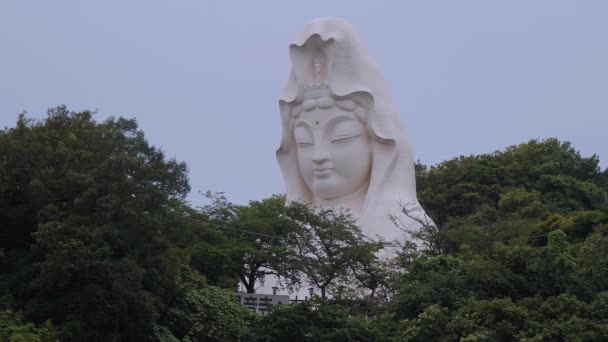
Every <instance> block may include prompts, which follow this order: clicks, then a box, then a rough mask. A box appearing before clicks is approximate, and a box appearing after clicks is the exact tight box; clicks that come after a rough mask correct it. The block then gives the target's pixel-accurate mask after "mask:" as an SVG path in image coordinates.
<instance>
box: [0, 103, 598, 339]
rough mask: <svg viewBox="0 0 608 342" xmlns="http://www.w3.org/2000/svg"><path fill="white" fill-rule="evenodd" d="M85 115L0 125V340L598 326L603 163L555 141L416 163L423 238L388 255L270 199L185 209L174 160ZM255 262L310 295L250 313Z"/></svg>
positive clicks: (135, 133)
mask: <svg viewBox="0 0 608 342" xmlns="http://www.w3.org/2000/svg"><path fill="white" fill-rule="evenodd" d="M94 116H95V115H94V113H92V112H90V111H81V112H71V111H69V110H68V109H67V108H66V107H64V106H60V107H57V108H53V109H51V110H49V112H48V115H47V117H46V119H44V120H38V121H36V120H32V119H28V118H27V116H26V115H20V116H19V117H18V119H17V122H16V124H15V126H14V127H11V128H5V129H3V130H0V340H2V341H4V340H7V341H58V340H61V341H83V340H86V341H238V340H242V341H283V340H293V341H309V340H319V341H430V340H434V341H602V340H608V171H607V170H602V169H601V168H600V166H599V165H600V164H599V160H598V157H597V156H595V155H593V156H590V157H586V156H582V155H581V154H580V153H579V152H578V151H577V150H576V149H575V148H574V147H573V146H571V144H570V143H568V142H563V141H559V140H557V139H546V140H531V141H528V142H525V143H522V144H519V145H515V146H511V147H507V148H506V149H504V150H502V151H497V152H494V153H489V154H483V155H477V156H462V157H458V158H454V159H452V160H448V161H445V162H443V163H440V164H438V165H434V166H430V167H428V166H425V165H422V164H418V165H416V170H417V187H418V195H419V199H420V202H421V203H422V205H423V207H424V208H425V209H426V211H427V212H428V213H429V214H430V215H431V216H432V217H433V219H434V222H435V225H430V226H429V227H426V228H428V230H425V231H424V232H423V234H420V236H419V237H420V238H422V239H426V240H428V241H426V244H425V245H426V246H432V248H427V249H417V248H415V247H413V246H412V245H411V244H405V245H404V246H403V250H400V251H399V253H397V254H396V255H395V257H394V258H393V259H387V258H379V257H378V253H377V251H378V250H379V249H380V248H381V247H382V242H381V241H374V240H371V239H369V238H367V237H365V236H363V235H362V234H361V231H360V230H359V228H358V227H357V226H356V224H355V221H354V220H353V219H352V217H350V216H349V215H348V214H347V213H344V212H336V211H332V210H325V209H322V208H316V209H309V208H307V207H305V206H303V205H298V204H294V205H290V206H286V205H285V201H284V198H283V196H281V195H274V196H271V197H269V198H265V199H258V200H252V201H250V202H249V203H247V204H235V203H232V202H230V200H229V199H228V198H226V197H225V196H224V195H223V194H221V193H216V194H214V193H209V194H208V204H207V205H205V206H203V207H193V206H192V205H191V204H190V203H188V202H187V201H186V200H185V198H186V195H187V194H188V193H189V191H190V187H189V184H188V174H187V172H188V170H187V166H186V164H185V163H183V162H179V161H176V160H175V159H172V158H169V157H167V156H166V155H165V153H164V152H163V151H162V150H160V149H159V148H157V147H154V146H153V145H151V144H150V143H149V142H148V141H147V140H146V139H145V136H144V133H143V132H142V131H141V130H140V129H139V128H138V125H137V122H136V121H135V120H132V119H125V118H120V117H118V118H116V117H110V118H108V119H106V120H103V121H96V120H95V119H94ZM405 209H407V208H405ZM268 276H273V277H277V279H279V280H280V281H281V283H282V284H283V285H284V286H283V289H281V291H289V289H290V288H291V287H294V286H295V287H297V286H300V285H302V286H303V285H305V283H304V282H306V281H308V282H311V283H312V284H314V285H313V287H314V288H316V289H318V290H319V291H320V293H321V295H320V296H318V297H317V296H315V298H313V299H312V300H309V301H306V302H304V303H300V304H289V305H284V306H282V307H280V308H279V309H277V310H275V311H274V312H273V313H271V314H270V315H267V316H263V317H260V316H254V315H252V314H251V313H249V312H248V311H247V310H246V309H245V308H244V307H243V306H241V305H240V304H238V303H237V302H236V301H235V300H234V295H233V293H232V292H233V290H234V287H235V285H237V284H238V283H241V284H243V286H244V288H245V289H246V290H247V292H253V291H255V289H256V287H258V286H259V284H261V283H263V282H264V281H265V278H266V277H268Z"/></svg>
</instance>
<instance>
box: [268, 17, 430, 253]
mask: <svg viewBox="0 0 608 342" xmlns="http://www.w3.org/2000/svg"><path fill="white" fill-rule="evenodd" d="M289 52H290V57H291V74H290V76H289V80H288V81H287V86H286V87H285V89H284V90H283V93H282V95H281V98H280V101H279V107H280V112H281V122H282V130H283V133H282V140H281V144H280V147H279V149H278V150H277V152H276V154H277V159H278V162H279V166H280V168H281V172H282V175H283V178H284V181H285V185H286V188H287V191H286V192H287V201H288V202H291V201H299V202H303V203H306V204H308V205H310V206H324V207H330V208H334V209H338V208H345V209H348V210H349V211H350V213H351V214H352V215H353V217H355V218H357V223H358V224H359V225H360V226H361V229H362V231H363V232H364V233H365V234H366V235H367V236H370V237H375V236H380V237H382V238H383V239H385V240H387V241H391V240H399V241H401V242H403V241H404V240H406V239H408V237H407V236H406V235H407V234H406V233H404V232H403V231H401V230H399V229H398V228H397V227H396V226H395V224H394V223H393V221H392V220H391V219H390V218H389V214H392V215H394V216H395V217H394V218H395V219H397V220H399V221H401V223H402V224H403V225H404V226H405V227H407V228H408V229H409V230H412V229H419V227H420V219H422V218H425V219H426V218H427V216H426V214H425V213H424V210H422V208H421V207H420V204H419V203H418V200H417V198H416V182H415V171H414V159H413V154H412V148H411V146H410V144H409V142H408V137H407V134H406V130H405V126H404V124H403V122H402V120H401V117H400V115H399V112H398V110H397V108H396V107H395V105H394V103H393V101H392V100H391V97H390V96H389V92H388V89H387V86H386V83H385V81H384V80H383V78H382V76H381V75H380V72H379V71H378V68H377V67H376V65H375V64H374V63H373V61H372V59H371V57H370V55H369V53H368V51H367V48H366V47H365V45H364V44H363V41H362V39H361V37H360V35H359V34H358V33H357V32H356V31H355V29H354V28H353V27H352V26H351V25H350V24H349V23H347V22H345V21H343V20H341V19H336V18H323V19H317V20H314V21H312V22H311V23H309V24H308V25H307V26H306V28H305V29H304V31H303V32H302V33H301V34H300V35H299V36H298V37H297V38H296V39H295V40H294V41H293V43H292V44H291V45H290V47H289ZM402 205H406V206H407V207H408V208H409V209H410V213H409V214H408V215H405V214H404V213H403V212H402V210H401V206H402Z"/></svg>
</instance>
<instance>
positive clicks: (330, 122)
mask: <svg viewBox="0 0 608 342" xmlns="http://www.w3.org/2000/svg"><path fill="white" fill-rule="evenodd" d="M345 120H352V121H359V120H358V119H357V118H356V117H352V116H349V115H338V116H335V117H333V118H331V119H329V120H328V121H327V123H326V125H335V124H336V123H338V122H341V121H345Z"/></svg>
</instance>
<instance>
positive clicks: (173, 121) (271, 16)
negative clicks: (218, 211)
mask: <svg viewBox="0 0 608 342" xmlns="http://www.w3.org/2000/svg"><path fill="white" fill-rule="evenodd" d="M325 16H337V17H342V18H344V19H346V20H348V21H350V22H351V23H353V24H354V25H355V27H356V28H357V29H358V30H359V32H360V33H361V34H362V35H363V37H364V38H365V40H366V43H367V45H368V47H369V49H370V52H371V54H372V56H373V57H374V58H375V60H376V64H378V66H379V68H380V70H381V72H382V73H383V75H384V77H385V79H386V80H387V82H388V84H389V87H390V90H391V93H392V95H393V98H394V99H395V101H396V103H397V104H398V106H399V109H400V111H401V114H402V117H403V119H404V121H405V123H406V125H407V127H408V131H409V133H410V136H411V139H412V141H411V143H412V145H413V146H414V153H415V155H416V158H417V159H419V160H420V161H422V162H423V163H425V164H436V163H439V162H441V161H443V160H446V159H450V158H453V157H456V156H459V155H468V154H479V153H487V152H492V151H495V150H499V149H503V148H504V147H506V146H509V145H513V144H517V143H521V142H524V141H527V140H529V139H533V138H547V137H557V138H559V139H562V140H568V141H571V142H572V144H573V145H574V147H575V148H577V149H578V150H580V151H581V153H582V154H583V155H585V156H590V155H592V154H594V153H595V154H598V155H599V156H600V160H601V164H602V167H604V168H605V167H607V166H608V133H607V130H608V19H607V18H608V1H605V0H597V1H574V0H571V1H557V0H546V1H539V0H536V1H529V0H520V1H501V2H498V1H486V0H479V1H453V0H449V1H392V2H389V1H385V2H383V1H352V0H351V1H312V0H306V1H241V2H234V1H226V0H223V1H200V0H199V1H149V0H146V1H107V0H106V1H96V2H93V1H22V0H2V1H0V127H5V126H8V127H11V126H14V123H15V119H16V117H17V114H18V113H20V112H22V111H27V112H28V113H29V115H30V116H32V117H36V118H43V117H44V116H45V115H46V114H45V113H46V109H47V108H49V107H53V106H56V105H59V104H65V105H67V106H68V107H69V108H70V109H72V110H82V109H93V110H97V111H98V113H99V114H98V115H97V118H98V119H99V120H101V119H103V118H106V117H107V116H110V115H116V116H118V115H121V116H125V117H131V118H136V119H137V121H138V122H139V124H140V127H141V128H142V129H143V130H144V132H145V133H146V136H147V138H148V140H149V141H150V142H151V143H152V144H154V145H156V146H159V147H161V148H162V149H163V150H164V151H165V152H166V153H167V155H169V156H174V157H176V158H177V159H178V160H181V161H185V162H186V163H187V164H188V166H189V169H190V180H191V185H192V189H193V192H192V194H191V195H190V200H191V201H192V202H193V203H194V204H199V203H201V201H202V199H201V196H200V195H198V194H197V192H198V191H205V190H207V189H210V190H214V191H224V192H226V193H227V195H228V196H229V198H230V199H232V200H234V201H236V202H240V203H244V202H246V201H247V200H250V199H260V198H262V197H265V196H268V195H270V194H272V193H282V192H283V189H284V185H283V180H282V179H281V176H280V172H279V168H278V166H277V163H276V160H275V155H274V152H275V150H276V148H277V147H278V144H279V138H280V122H279V111H278V96H279V94H280V92H281V90H282V88H283V86H284V85H285V83H286V81H287V76H288V73H289V57H288V45H289V42H290V41H291V39H292V38H294V37H295V36H296V34H297V33H298V32H299V31H300V30H301V29H302V28H303V27H304V25H305V24H306V23H307V22H308V21H309V20H311V19H314V18H317V17H325Z"/></svg>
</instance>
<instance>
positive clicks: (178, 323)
mask: <svg viewBox="0 0 608 342" xmlns="http://www.w3.org/2000/svg"><path fill="white" fill-rule="evenodd" d="M249 315H250V313H249V311H247V309H246V308H245V307H244V306H242V305H241V304H239V303H237V302H236V301H235V298H234V295H233V294H232V293H229V292H227V291H225V290H222V289H219V288H216V287H212V286H208V287H203V288H196V287H188V288H184V289H183V290H182V291H180V294H179V296H177V298H176V302H175V303H174V304H173V306H172V308H171V309H170V310H169V311H168V313H167V318H166V320H167V322H168V326H169V327H170V330H171V331H172V333H173V334H174V335H175V336H176V337H178V338H179V339H181V340H182V341H192V342H197V341H237V340H239V339H241V338H242V337H243V336H244V335H245V333H246V328H247V320H246V319H247V318H248V316H249Z"/></svg>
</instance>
